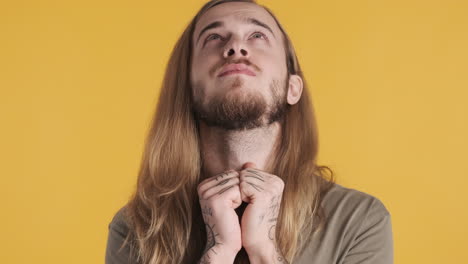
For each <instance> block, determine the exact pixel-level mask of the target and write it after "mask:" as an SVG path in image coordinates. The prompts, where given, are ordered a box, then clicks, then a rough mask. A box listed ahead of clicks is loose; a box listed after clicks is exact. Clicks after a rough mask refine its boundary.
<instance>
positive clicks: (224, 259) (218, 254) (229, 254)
mask: <svg viewBox="0 0 468 264" xmlns="http://www.w3.org/2000/svg"><path fill="white" fill-rule="evenodd" d="M238 252H239V251H235V250H231V249H228V248H225V247H222V246H214V247H212V248H210V249H209V250H207V251H206V252H205V253H204V255H203V256H202V259H201V260H200V264H203V263H213V264H217V263H223V264H224V263H234V259H235V258H236V255H237V253H238Z"/></svg>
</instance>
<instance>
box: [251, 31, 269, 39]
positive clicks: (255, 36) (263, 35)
mask: <svg viewBox="0 0 468 264" xmlns="http://www.w3.org/2000/svg"><path fill="white" fill-rule="evenodd" d="M252 37H253V38H264V39H266V38H267V37H266V36H265V34H263V33H262V32H254V33H253V34H252Z"/></svg>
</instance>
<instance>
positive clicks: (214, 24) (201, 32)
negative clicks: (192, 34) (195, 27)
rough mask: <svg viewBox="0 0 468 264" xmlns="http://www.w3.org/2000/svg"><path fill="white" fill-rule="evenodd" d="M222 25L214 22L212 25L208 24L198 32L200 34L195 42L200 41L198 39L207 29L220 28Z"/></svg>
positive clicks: (220, 22)
mask: <svg viewBox="0 0 468 264" xmlns="http://www.w3.org/2000/svg"><path fill="white" fill-rule="evenodd" d="M223 25H224V23H223V22H222V21H215V22H213V23H210V24H208V26H206V27H204V28H203V29H202V30H201V31H200V34H198V38H197V42H198V41H199V40H200V37H201V35H203V33H204V32H205V31H207V30H209V29H212V28H217V27H222V26H223Z"/></svg>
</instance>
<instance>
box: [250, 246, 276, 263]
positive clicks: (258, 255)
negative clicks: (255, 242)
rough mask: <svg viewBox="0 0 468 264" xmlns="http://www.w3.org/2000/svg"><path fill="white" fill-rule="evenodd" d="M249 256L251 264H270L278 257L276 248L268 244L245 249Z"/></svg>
mask: <svg viewBox="0 0 468 264" xmlns="http://www.w3.org/2000/svg"><path fill="white" fill-rule="evenodd" d="M245 251H246V252H247V255H248V256H249V261H250V263H251V264H264V263H265V264H266V263H268V264H270V263H272V260H273V259H275V256H276V255H277V252H276V249H275V246H274V245H272V244H268V246H266V245H264V246H262V247H259V248H252V249H247V248H246V249H245Z"/></svg>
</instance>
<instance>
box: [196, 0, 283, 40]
mask: <svg viewBox="0 0 468 264" xmlns="http://www.w3.org/2000/svg"><path fill="white" fill-rule="evenodd" d="M251 18H254V19H256V20H258V21H261V22H262V23H264V24H266V25H268V26H269V27H270V28H271V29H272V30H273V31H274V32H275V33H277V32H278V30H279V29H278V28H277V26H276V22H275V20H274V19H273V17H272V16H271V15H270V13H268V11H266V10H265V9H264V8H263V7H261V6H258V5H256V4H254V3H245V2H232V3H224V4H220V5H217V6H215V7H212V8H211V9H209V10H208V11H206V13H204V14H203V15H202V16H201V17H200V19H199V20H198V22H197V24H196V26H195V32H194V33H195V34H194V36H197V35H198V34H199V32H200V30H202V28H204V27H205V26H206V25H208V24H210V23H212V22H215V21H226V20H236V21H239V22H245V23H247V22H248V21H249V19H251Z"/></svg>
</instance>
